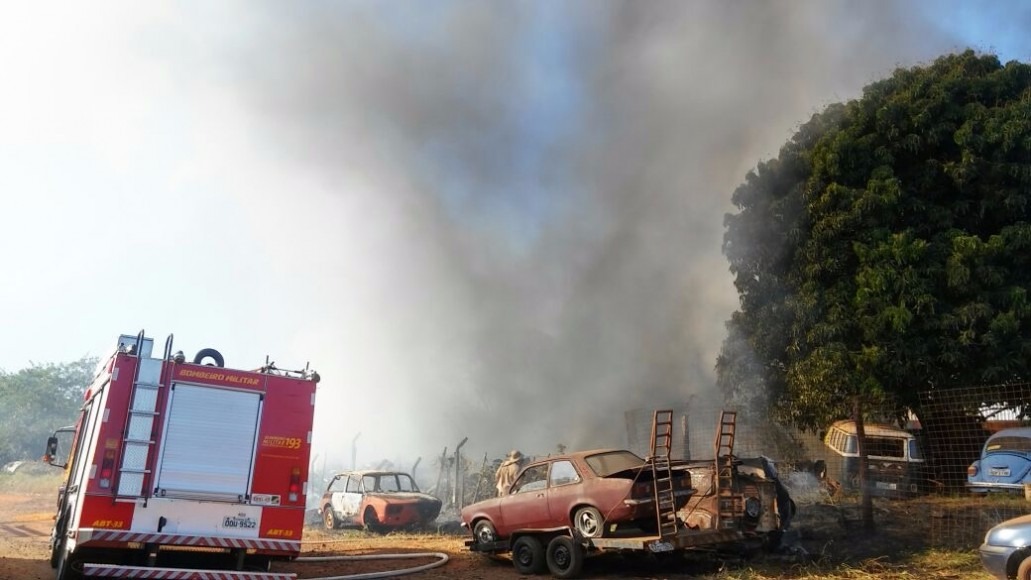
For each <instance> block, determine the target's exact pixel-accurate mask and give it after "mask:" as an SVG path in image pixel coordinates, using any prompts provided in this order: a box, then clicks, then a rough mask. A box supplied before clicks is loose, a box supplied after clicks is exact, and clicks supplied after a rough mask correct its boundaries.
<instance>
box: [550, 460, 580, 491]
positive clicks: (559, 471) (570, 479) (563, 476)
mask: <svg viewBox="0 0 1031 580" xmlns="http://www.w3.org/2000/svg"><path fill="white" fill-rule="evenodd" d="M578 481H580V475H579V474H578V473H577V472H576V468H575V467H573V462H571V461H556V462H554V463H552V464H551V473H550V474H549V475H548V485H550V486H551V487H555V486H557V485H566V484H569V483H576V482H578Z"/></svg>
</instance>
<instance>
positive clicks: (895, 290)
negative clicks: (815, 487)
mask: <svg viewBox="0 0 1031 580" xmlns="http://www.w3.org/2000/svg"><path fill="white" fill-rule="evenodd" d="M733 203H734V204H735V206H736V208H737V209H738V211H737V212H736V213H732V214H728V215H727V216H726V220H725V225H726V233H725V236H724V247H723V250H724V253H725V255H726V257H727V259H728V260H729V262H730V265H731V271H732V273H733V274H734V276H735V285H736V287H737V289H738V292H739V296H740V309H739V310H738V311H737V312H735V313H734V314H733V316H732V317H731V319H730V320H729V321H728V323H727V327H728V337H727V339H726V341H725V342H724V345H723V349H722V351H721V354H720V357H719V359H718V362H717V373H718V381H719V384H720V385H721V387H722V388H723V389H724V390H725V391H726V392H727V393H728V394H730V395H732V396H734V397H736V398H738V399H739V400H740V399H742V398H755V397H761V398H762V399H763V400H764V401H767V402H771V403H774V404H775V408H776V409H777V411H778V413H779V414H780V415H781V417H782V418H784V419H787V420H789V421H790V422H792V423H794V424H796V425H798V426H801V427H816V426H819V425H821V424H823V423H824V422H825V421H827V420H828V419H830V418H833V417H835V416H842V415H844V414H847V411H848V409H849V406H850V403H849V401H850V399H851V398H852V397H853V396H855V395H863V396H865V397H868V398H870V397H872V398H876V397H879V396H881V395H884V394H888V395H890V396H891V398H892V399H893V400H894V401H896V402H897V403H898V404H899V405H900V406H902V407H908V408H913V407H914V406H915V405H916V403H917V393H918V392H920V391H924V390H927V389H930V388H949V387H951V386H958V385H964V386H965V385H972V384H981V383H986V382H988V383H998V382H1005V381H1010V380H1018V379H1023V380H1027V379H1031V367H1029V365H1031V357H1029V355H1031V306H1029V301H1028V296H1027V292H1028V290H1027V289H1028V287H1029V283H1031V267H1029V266H1031V252H1029V251H1028V250H1029V246H1031V220H1029V216H1031V66H1029V65H1027V64H1023V63H1019V62H1009V63H1007V64H1005V65H1002V64H1000V62H999V61H998V59H997V58H996V57H994V56H991V55H977V54H975V53H974V52H972V51H967V52H964V53H962V54H957V55H949V56H944V57H941V58H939V59H938V60H936V61H935V62H934V63H932V64H931V65H929V66H926V67H916V68H910V69H901V70H897V71H896V72H895V73H894V74H893V75H892V76H891V77H889V78H887V79H884V80H882V81H879V82H876V83H873V84H871V85H869V86H867V87H866V88H865V89H864V91H863V95H862V97H861V98H859V99H857V100H855V101H850V102H848V103H845V104H835V105H832V106H830V107H828V108H827V109H825V110H824V111H822V112H820V113H818V114H817V115H815V116H814V117H813V118H812V119H811V120H810V121H809V122H808V123H806V124H805V125H803V126H802V127H801V128H800V129H799V131H798V132H797V133H796V134H795V135H794V136H793V137H792V139H791V140H790V141H789V142H788V143H787V144H785V145H784V147H783V148H782V149H781V151H780V153H779V156H778V157H777V158H775V159H771V160H769V161H766V162H763V163H761V164H759V166H758V167H757V168H756V169H755V170H754V171H752V172H750V173H749V174H748V175H747V177H746V179H745V182H744V183H743V184H742V185H740V186H739V187H738V188H737V190H736V191H735V192H734V196H733Z"/></svg>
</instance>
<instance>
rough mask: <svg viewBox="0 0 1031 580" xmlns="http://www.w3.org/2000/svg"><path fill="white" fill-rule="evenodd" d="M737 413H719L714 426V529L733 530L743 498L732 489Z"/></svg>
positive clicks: (741, 507)
mask: <svg viewBox="0 0 1031 580" xmlns="http://www.w3.org/2000/svg"><path fill="white" fill-rule="evenodd" d="M736 429H737V411H721V412H720V422H719V424H718V425H717V426H716V442H715V452H716V458H715V460H714V461H715V463H716V504H717V507H716V527H717V528H718V529H734V528H736V527H737V519H738V516H739V514H740V513H741V511H742V509H743V506H744V498H743V497H742V496H741V494H739V493H737V492H736V490H735V489H734V433H735V431H736Z"/></svg>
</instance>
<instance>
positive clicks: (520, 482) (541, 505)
mask: <svg viewBox="0 0 1031 580" xmlns="http://www.w3.org/2000/svg"><path fill="white" fill-rule="evenodd" d="M547 488H548V464H547V463H541V464H539V465H531V466H530V467H527V468H526V469H524V470H523V472H522V473H521V474H519V477H518V478H517V479H516V480H515V483H513V484H512V492H511V494H510V495H508V496H506V497H505V498H504V499H502V501H501V503H500V505H499V508H500V510H501V519H502V521H503V522H504V524H503V525H504V528H505V529H506V530H507V533H506V532H503V531H502V530H498V532H499V533H501V535H503V536H507V535H509V534H510V533H511V532H514V531H516V530H525V529H534V528H548V527H553V526H552V524H551V523H550V517H549V513H548V500H547V497H546V492H547Z"/></svg>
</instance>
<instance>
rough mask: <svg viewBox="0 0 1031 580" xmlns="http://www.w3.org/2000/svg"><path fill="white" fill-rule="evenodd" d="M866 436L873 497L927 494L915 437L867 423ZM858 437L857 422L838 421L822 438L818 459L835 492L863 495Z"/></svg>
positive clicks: (895, 428) (892, 428)
mask: <svg viewBox="0 0 1031 580" xmlns="http://www.w3.org/2000/svg"><path fill="white" fill-rule="evenodd" d="M864 434H865V435H866V447H867V452H866V466H867V472H866V478H867V486H868V488H869V490H870V493H871V494H872V495H876V496H880V497H893V498H900V497H912V496H914V495H917V494H919V493H921V492H922V491H926V489H927V487H928V483H927V476H926V460H925V459H924V455H923V453H922V452H921V450H920V446H919V444H918V442H917V439H916V436H914V435H913V434H912V433H910V432H908V431H905V430H903V429H899V428H897V427H893V426H891V425H878V424H873V423H868V424H866V425H865V426H864ZM858 439H859V435H858V434H857V429H856V422H855V421H851V420H847V419H846V420H842V421H837V422H835V423H834V424H832V425H831V426H830V427H829V428H828V429H827V432H826V434H824V436H823V443H824V446H823V449H822V453H817V457H818V458H819V459H820V460H821V461H823V462H824V465H825V466H826V468H827V472H826V474H824V475H825V476H826V478H827V480H828V482H832V487H833V488H834V489H839V488H840V489H843V490H845V491H849V492H859V491H861V489H860V486H859V442H858Z"/></svg>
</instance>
